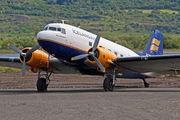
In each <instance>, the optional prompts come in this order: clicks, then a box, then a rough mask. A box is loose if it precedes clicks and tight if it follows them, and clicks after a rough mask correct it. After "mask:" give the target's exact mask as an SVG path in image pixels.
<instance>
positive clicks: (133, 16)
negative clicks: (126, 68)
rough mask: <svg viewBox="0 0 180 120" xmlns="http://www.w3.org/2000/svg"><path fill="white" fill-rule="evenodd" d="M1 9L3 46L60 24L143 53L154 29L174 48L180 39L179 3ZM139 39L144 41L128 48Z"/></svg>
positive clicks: (28, 1) (47, 2) (101, 1)
mask: <svg viewBox="0 0 180 120" xmlns="http://www.w3.org/2000/svg"><path fill="white" fill-rule="evenodd" d="M0 6H1V7H0V26H1V27H0V38H1V39H0V43H1V45H2V43H3V44H4V41H7V37H8V38H10V39H11V38H14V37H15V38H17V37H18V38H24V37H28V39H31V38H32V37H34V36H35V35H36V33H37V32H38V31H39V30H42V29H43V27H44V26H45V25H46V24H48V23H53V22H61V20H69V22H67V23H68V24H71V25H74V26H81V28H83V29H85V30H88V31H90V32H93V33H95V34H96V33H97V32H98V31H99V30H101V31H102V33H103V34H102V36H103V37H106V38H110V39H111V40H113V41H118V42H119V43H120V44H122V45H125V46H127V47H129V48H132V49H142V47H143V45H144V44H145V42H146V41H147V39H146V38H148V36H147V35H146V34H148V35H149V34H150V33H151V31H152V30H153V29H154V28H156V29H159V30H160V31H161V32H162V33H163V34H168V36H166V37H167V38H168V40H173V41H176V43H172V44H177V42H178V43H179V39H180V37H179V34H180V0H1V2H0ZM138 39H140V40H141V41H140V42H142V41H143V40H144V39H145V40H144V42H143V44H141V45H139V46H136V45H129V44H135V43H133V41H138ZM127 40H129V41H127ZM165 46H168V45H165ZM21 47H24V45H23V46H21ZM166 48H168V49H169V48H174V47H173V45H172V46H171V47H166ZM176 48H180V47H179V45H178V47H176ZM1 49H4V48H1Z"/></svg>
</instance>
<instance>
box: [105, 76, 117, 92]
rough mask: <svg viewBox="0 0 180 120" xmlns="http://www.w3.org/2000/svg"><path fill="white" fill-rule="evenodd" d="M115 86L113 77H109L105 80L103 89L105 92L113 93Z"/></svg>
mask: <svg viewBox="0 0 180 120" xmlns="http://www.w3.org/2000/svg"><path fill="white" fill-rule="evenodd" d="M114 86H115V85H113V79H112V77H107V78H105V79H104V83H103V87H104V90H105V91H113V90H114Z"/></svg>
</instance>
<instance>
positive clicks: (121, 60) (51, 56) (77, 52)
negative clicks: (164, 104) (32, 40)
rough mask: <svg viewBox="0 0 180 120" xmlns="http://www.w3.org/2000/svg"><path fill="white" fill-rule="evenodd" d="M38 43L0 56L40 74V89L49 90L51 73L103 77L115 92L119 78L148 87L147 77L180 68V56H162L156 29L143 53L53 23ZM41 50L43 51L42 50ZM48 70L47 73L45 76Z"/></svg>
mask: <svg viewBox="0 0 180 120" xmlns="http://www.w3.org/2000/svg"><path fill="white" fill-rule="evenodd" d="M36 38H37V42H38V44H37V45H36V46H34V47H32V48H30V47H26V48H24V49H22V50H20V49H19V48H17V47H15V46H14V45H12V44H10V43H9V44H8V46H9V47H10V48H11V49H12V50H14V51H16V52H17V53H19V56H17V55H15V56H14V55H13V56H12V55H9V54H3V55H2V54H1V55H0V66H6V67H15V68H19V67H22V77H23V78H24V76H25V69H26V66H29V67H30V68H31V71H32V72H35V73H36V72H38V80H37V90H38V91H40V92H41V91H46V90H47V87H48V85H49V81H50V80H49V77H50V76H51V74H52V73H75V72H77V71H79V72H80V73H82V74H90V75H104V82H103V88H104V90H105V91H113V90H114V87H115V83H116V78H133V79H134V78H138V79H142V80H143V81H144V86H145V87H149V83H148V82H147V81H146V78H156V77H161V76H164V75H165V74H168V73H171V74H172V73H176V72H174V71H176V69H177V68H180V64H179V63H180V54H163V35H162V33H161V32H160V31H159V30H153V31H152V33H151V36H150V38H149V40H148V42H147V44H146V46H145V48H144V51H143V52H136V51H132V50H130V49H128V48H126V47H124V46H122V45H119V44H117V43H114V42H111V41H109V40H107V39H105V38H102V37H101V32H99V33H97V35H95V34H92V33H90V32H88V31H85V30H83V29H81V28H78V27H74V26H71V25H68V24H65V23H51V24H48V25H46V26H45V27H44V29H43V31H40V32H39V33H38V34H37V36H36ZM39 47H42V48H43V49H44V51H46V52H44V51H42V50H39ZM42 71H45V72H46V74H43V73H42Z"/></svg>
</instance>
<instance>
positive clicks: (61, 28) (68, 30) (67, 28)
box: [37, 23, 139, 59]
mask: <svg viewBox="0 0 180 120" xmlns="http://www.w3.org/2000/svg"><path fill="white" fill-rule="evenodd" d="M95 38H96V35H95V34H92V33H90V32H87V31H85V30H83V29H80V28H78V27H74V26H71V25H68V24H61V23H52V24H48V25H46V26H45V28H44V30H43V31H41V32H39V33H38V34H37V40H38V42H39V44H40V45H41V46H42V47H43V49H44V50H46V51H47V52H50V54H55V56H61V55H56V54H57V53H56V52H55V51H54V53H53V50H52V49H54V48H55V47H56V50H57V49H58V48H57V46H51V45H50V44H49V46H47V45H46V47H45V46H43V45H44V44H43V43H41V42H42V41H48V42H49V43H50V42H51V43H54V44H59V45H61V46H65V48H63V49H66V48H67V49H69V48H72V49H74V50H76V51H81V52H86V53H87V52H88V50H89V49H90V48H91V47H92V46H93V44H94V41H95ZM98 46H103V47H104V48H106V49H108V50H110V51H112V52H114V53H115V54H116V55H117V56H118V57H128V56H139V55H138V54H136V53H135V52H134V51H132V50H130V49H128V48H126V47H124V46H121V45H119V44H116V43H114V42H111V41H109V40H107V39H104V38H102V37H101V38H100V42H99V45H98ZM48 47H51V48H48ZM59 54H62V53H59ZM66 54H67V53H66ZM70 54H71V53H70ZM78 54H81V53H78V52H77V53H74V54H72V56H69V57H74V56H75V55H78ZM73 55H74V56H73ZM61 59H64V58H61ZM66 59H67V58H66Z"/></svg>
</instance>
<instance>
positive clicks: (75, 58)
mask: <svg viewBox="0 0 180 120" xmlns="http://www.w3.org/2000/svg"><path fill="white" fill-rule="evenodd" d="M87 56H89V54H82V55H78V56H75V57H72V58H71V60H72V61H74V60H79V59H83V58H85V57H87Z"/></svg>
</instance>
